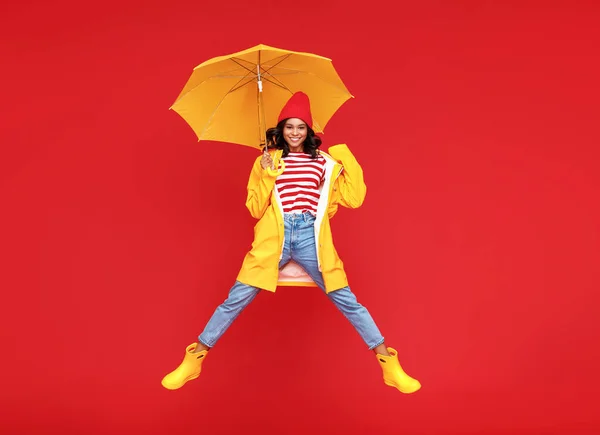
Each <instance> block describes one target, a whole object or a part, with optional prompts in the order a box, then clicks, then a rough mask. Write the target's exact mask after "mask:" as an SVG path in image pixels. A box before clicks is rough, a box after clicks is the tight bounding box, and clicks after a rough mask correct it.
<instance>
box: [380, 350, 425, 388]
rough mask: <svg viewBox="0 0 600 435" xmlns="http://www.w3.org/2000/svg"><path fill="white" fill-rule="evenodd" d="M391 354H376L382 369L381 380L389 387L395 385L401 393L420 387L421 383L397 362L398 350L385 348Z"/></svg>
mask: <svg viewBox="0 0 600 435" xmlns="http://www.w3.org/2000/svg"><path fill="white" fill-rule="evenodd" d="M387 350H388V352H389V353H390V355H391V356H385V355H381V354H377V360H378V361H379V365H380V366H381V370H383V382H385V384H386V385H389V386H390V387H395V388H397V389H398V390H400V391H401V392H402V393H406V394H410V393H414V392H415V391H417V390H419V388H421V383H420V382H419V381H417V380H416V379H413V378H411V377H410V376H408V375H407V374H406V373H405V372H404V370H402V367H401V366H400V363H399V362H398V352H396V349H392V348H391V347H388V348H387Z"/></svg>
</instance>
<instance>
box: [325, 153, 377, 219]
mask: <svg viewBox="0 0 600 435" xmlns="http://www.w3.org/2000/svg"><path fill="white" fill-rule="evenodd" d="M328 152H329V154H330V155H331V157H333V158H334V159H336V160H337V161H339V162H340V163H341V164H342V166H343V167H344V170H343V172H342V174H341V175H340V176H339V177H338V178H337V180H336V181H335V186H334V189H335V192H334V194H335V197H334V200H335V201H332V202H333V203H339V204H340V205H342V206H344V207H348V208H358V207H360V206H361V205H362V204H363V202H364V200H365V196H366V195H367V186H366V184H365V179H364V175H363V170H362V168H361V166H360V164H359V163H358V161H357V160H356V158H355V157H354V155H353V154H352V152H350V149H349V148H348V146H347V145H346V144H341V145H335V146H332V147H330V148H329V150H328Z"/></svg>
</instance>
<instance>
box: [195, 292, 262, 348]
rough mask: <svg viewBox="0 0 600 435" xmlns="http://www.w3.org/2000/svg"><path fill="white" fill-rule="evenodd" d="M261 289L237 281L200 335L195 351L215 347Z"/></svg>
mask: <svg viewBox="0 0 600 435" xmlns="http://www.w3.org/2000/svg"><path fill="white" fill-rule="evenodd" d="M258 292H260V289H258V288H256V287H253V286H251V285H248V284H243V283H241V282H239V281H236V282H235V284H234V285H233V287H231V289H230V290H229V296H228V297H227V299H225V301H224V302H223V303H222V304H221V305H219V306H218V307H217V309H216V310H215V312H214V313H213V315H212V317H211V318H210V320H209V321H208V323H207V324H206V326H205V327H204V331H203V332H202V333H201V334H200V335H199V336H198V345H197V346H196V349H195V351H194V352H202V351H203V350H208V349H210V348H211V347H213V346H214V345H215V344H216V343H217V341H218V340H219V338H221V336H222V335H223V334H224V333H225V331H227V328H229V327H230V326H231V324H232V323H233V321H234V320H235V319H237V317H238V316H239V315H240V313H241V312H242V311H243V310H244V308H246V307H247V306H248V305H250V302H252V301H253V300H254V298H255V297H256V295H257V294H258Z"/></svg>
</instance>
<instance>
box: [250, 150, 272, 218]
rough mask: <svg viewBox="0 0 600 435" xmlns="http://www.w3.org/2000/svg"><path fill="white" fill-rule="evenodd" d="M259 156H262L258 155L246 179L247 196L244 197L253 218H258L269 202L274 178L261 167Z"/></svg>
mask: <svg viewBox="0 0 600 435" xmlns="http://www.w3.org/2000/svg"><path fill="white" fill-rule="evenodd" d="M261 158H262V156H260V157H258V158H257V159H256V161H255V162H254V166H253V167H252V172H251V173H250V178H249V179H248V196H247V198H246V208H247V209H248V210H249V211H250V214H251V215H252V217H253V218H255V219H260V218H261V217H262V216H263V214H265V211H266V210H267V207H268V206H269V205H270V204H271V193H272V192H273V187H274V186H275V179H276V177H273V176H271V175H269V174H268V173H267V171H265V170H264V169H263V168H262V166H261V165H260V159H261Z"/></svg>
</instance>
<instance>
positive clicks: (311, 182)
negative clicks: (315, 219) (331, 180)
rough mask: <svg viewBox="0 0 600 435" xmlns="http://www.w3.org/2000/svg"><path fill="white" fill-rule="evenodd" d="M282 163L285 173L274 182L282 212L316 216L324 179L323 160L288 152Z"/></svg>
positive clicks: (320, 157)
mask: <svg viewBox="0 0 600 435" xmlns="http://www.w3.org/2000/svg"><path fill="white" fill-rule="evenodd" d="M283 161H284V162H285V171H284V172H283V174H281V175H279V176H278V177H277V180H276V181H275V186H276V187H277V192H278V193H279V197H280V198H281V203H282V205H283V212H284V213H302V212H303V211H309V212H310V213H312V214H317V204H318V203H319V197H320V196H321V193H320V191H319V187H320V186H321V183H322V182H323V180H324V179H325V158H324V157H323V156H320V155H317V158H316V159H313V158H312V157H311V156H310V155H309V154H304V153H292V152H290V153H289V154H288V156H287V157H285V158H284V159H283Z"/></svg>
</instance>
